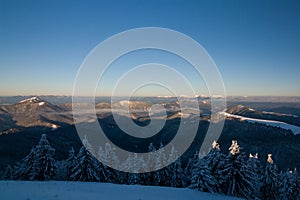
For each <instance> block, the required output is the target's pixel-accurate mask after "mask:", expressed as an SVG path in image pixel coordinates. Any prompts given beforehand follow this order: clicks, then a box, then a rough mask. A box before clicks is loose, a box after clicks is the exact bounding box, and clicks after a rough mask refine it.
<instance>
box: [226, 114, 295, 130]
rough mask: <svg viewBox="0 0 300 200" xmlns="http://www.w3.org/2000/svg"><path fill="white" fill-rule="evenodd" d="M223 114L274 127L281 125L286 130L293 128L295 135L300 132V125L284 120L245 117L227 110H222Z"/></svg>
mask: <svg viewBox="0 0 300 200" xmlns="http://www.w3.org/2000/svg"><path fill="white" fill-rule="evenodd" d="M222 114H223V115H225V116H226V117H232V118H236V119H239V120H241V121H247V122H250V123H259V124H264V125H267V126H274V127H279V128H282V129H286V130H291V131H292V132H293V133H294V134H295V135H297V134H300V127H299V126H294V125H291V124H287V123H284V122H280V121H275V120H265V119H256V118H250V117H243V116H240V115H233V114H229V113H226V112H222Z"/></svg>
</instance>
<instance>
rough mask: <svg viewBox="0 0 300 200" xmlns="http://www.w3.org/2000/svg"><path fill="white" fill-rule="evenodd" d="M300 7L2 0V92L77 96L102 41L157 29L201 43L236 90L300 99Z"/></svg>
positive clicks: (160, 0) (232, 91) (269, 3)
mask: <svg viewBox="0 0 300 200" xmlns="http://www.w3.org/2000/svg"><path fill="white" fill-rule="evenodd" d="M299 11H300V1H260V0H257V1H255V0H254V1H252V0H251V1H250V0H249V1H223V0H222V1H200V0H195V1H184V0H182V1H176V0H173V1H166V0H156V1H155V0H153V1H148V0H147V1H146V0H137V1H121V0H120V1H91V0H87V1H79V0H75V1H71V0H70V1H64V0H52V1H50V0H39V1H37V0H36V1H32V0H26V1H21V0H20V1H15V0H5V1H3V0H0V72H1V73H0V95H31V94H45V95H47V94H59V95H70V94H71V92H72V85H73V82H74V78H75V75H76V72H77V70H78V68H79V66H80V64H81V63H82V61H83V60H84V58H85V57H86V56H87V55H88V53H89V52H90V51H91V50H92V49H93V48H94V47H95V46H96V45H97V44H99V43H100V42H101V41H103V40H105V39H106V38H108V37H109V36H111V35H113V34H116V33H119V32H122V31H125V30H128V29H132V28H138V27H146V26H152V27H153V26H155V27H156V26H157V27H165V28H170V29H174V30H177V31H180V32H182V33H184V34H186V35H188V36H190V37H192V38H193V39H195V40H196V41H197V42H199V43H200V44H201V45H202V46H203V47H204V48H205V49H206V50H207V52H208V53H209V54H210V55H211V57H212V58H213V60H214V61H215V63H216V64H217V66H218V68H219V70H220V72H221V74H222V76H223V79H224V83H225V86H226V91H227V94H228V95H276V96H280V95H284V96H300V87H299V86H300V12H299ZM181 70H183V71H184V70H185V69H181ZM115 72H116V74H117V71H115ZM106 78H107V79H109V76H108V77H106ZM193 81H195V80H193V78H192V77H191V82H193ZM196 87H197V85H196ZM199 87H200V86H199ZM201 87H202V86H201ZM152 92H153V91H152ZM199 92H202V90H201V89H199ZM203 92H205V91H203ZM154 93H155V91H154V92H153V93H151V92H150V93H149V95H151V94H154ZM102 94H103V95H105V92H104V93H102Z"/></svg>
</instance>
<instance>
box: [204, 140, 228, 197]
mask: <svg viewBox="0 0 300 200" xmlns="http://www.w3.org/2000/svg"><path fill="white" fill-rule="evenodd" d="M203 159H204V160H205V163H206V164H207V167H208V169H209V170H210V171H211V174H212V176H213V177H214V178H215V179H216V182H217V183H218V186H216V188H215V189H216V191H215V192H222V190H221V188H220V186H219V183H220V182H221V180H222V178H223V177H219V170H223V166H224V165H225V163H224V162H225V161H226V156H225V155H224V154H223V153H221V149H220V146H219V144H218V143H217V142H216V141H213V143H212V149H211V150H210V152H209V153H208V154H207V155H206V156H205V157H204V158H203Z"/></svg>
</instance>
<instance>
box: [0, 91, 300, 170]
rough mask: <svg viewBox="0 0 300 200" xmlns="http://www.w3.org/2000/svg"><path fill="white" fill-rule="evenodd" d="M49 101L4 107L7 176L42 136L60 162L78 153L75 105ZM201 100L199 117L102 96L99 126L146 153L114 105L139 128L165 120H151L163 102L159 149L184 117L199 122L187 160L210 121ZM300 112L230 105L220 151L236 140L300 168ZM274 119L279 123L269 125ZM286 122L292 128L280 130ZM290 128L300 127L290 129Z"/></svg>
mask: <svg viewBox="0 0 300 200" xmlns="http://www.w3.org/2000/svg"><path fill="white" fill-rule="evenodd" d="M6 98H8V97H6ZM51 98H52V99H60V98H63V99H69V97H53V96H50V97H48V99H51ZM45 99H47V98H45ZM45 99H44V98H43V97H29V98H27V99H19V100H20V101H18V102H16V103H12V104H5V105H0V158H1V159H0V171H2V172H3V170H4V168H5V167H6V166H7V164H12V163H14V162H17V161H19V160H20V159H21V158H22V157H24V156H25V155H26V154H27V153H28V152H29V151H30V149H31V147H32V146H33V144H35V143H36V142H37V141H38V139H39V138H40V135H41V134H42V133H46V134H47V137H48V138H49V141H50V142H51V143H52V144H53V146H54V147H55V149H56V154H55V155H56V158H57V159H58V160H59V159H65V158H66V156H67V151H68V149H69V148H71V147H74V148H75V150H78V149H79V148H80V146H81V145H82V144H81V141H80V139H79V137H78V135H77V131H76V128H75V125H74V120H73V113H72V103H71V102H67V101H52V102H51V103H50V102H49V101H46V100H45ZM197 99H198V103H199V108H200V115H199V113H198V114H197V112H195V111H193V109H190V108H189V107H188V106H187V107H184V108H180V105H179V103H178V101H177V99H176V98H162V97H145V98H136V99H133V100H130V101H128V100H124V99H122V98H120V99H119V100H117V101H115V102H113V103H111V102H110V101H109V99H108V98H101V99H96V104H95V110H96V113H97V118H98V121H99V124H100V125H101V128H102V129H103V131H104V132H105V133H106V134H107V136H108V137H109V139H110V140H112V141H113V142H114V143H115V144H116V145H118V146H121V147H122V148H124V149H127V150H130V151H134V152H146V151H147V150H148V149H147V148H148V145H149V141H146V140H136V139H135V138H133V137H128V134H126V133H124V132H123V131H122V130H121V129H120V128H118V125H117V124H116V122H115V120H114V116H113V115H112V113H111V108H112V107H113V108H114V109H115V111H116V113H117V116H119V117H120V118H121V119H122V118H128V117H129V116H128V115H126V114H124V110H125V108H129V109H130V111H131V113H130V117H131V119H132V120H133V121H134V122H135V123H136V124H138V125H141V126H144V125H147V124H148V123H149V122H150V120H151V119H152V120H161V119H162V115H161V114H160V110H157V111H155V114H154V115H153V116H151V119H150V116H149V110H150V109H151V106H152V105H154V104H159V105H161V106H162V107H164V108H165V110H166V114H167V119H166V123H165V125H164V127H163V129H162V130H161V131H160V132H159V133H158V134H157V135H155V137H152V138H151V142H152V143H154V144H156V145H158V146H159V145H160V143H161V142H162V143H164V144H167V143H169V142H170V141H171V140H172V138H173V137H174V134H176V132H177V130H178V127H179V124H180V121H181V120H182V119H183V118H186V119H188V120H189V121H188V123H195V122H199V130H198V133H197V136H196V138H195V140H194V142H193V144H192V145H191V147H190V149H189V150H188V151H187V152H186V153H185V154H184V157H186V158H187V157H188V156H189V155H190V154H191V153H192V152H195V150H197V149H198V150H199V147H200V145H201V143H202V141H203V138H204V135H205V131H206V129H207V128H208V125H209V123H210V118H211V116H210V114H211V113H210V108H211V104H210V99H209V98H207V97H198V98H197ZM184 101H186V102H185V105H189V104H190V105H192V104H195V103H196V102H195V101H194V100H189V98H185V99H184ZM53 102H59V103H53ZM61 102H62V103H61ZM264 105H265V106H264ZM79 106H81V107H82V108H83V109H84V108H85V107H87V108H88V107H90V105H88V104H87V103H81V104H80V105H79ZM299 108H300V106H299V104H298V103H295V102H292V103H291V102H286V103H283V102H278V103H276V102H272V103H269V104H267V103H265V102H246V101H245V102H243V103H241V102H240V101H239V102H234V101H229V102H228V107H227V109H226V110H224V111H223V112H222V113H223V114H225V116H226V120H225V125H224V128H223V132H222V134H221V137H220V138H219V143H220V144H221V149H223V150H224V151H226V150H227V149H228V147H229V146H228V145H229V144H230V141H231V140H232V139H237V140H238V141H239V142H240V144H241V146H242V147H243V148H244V150H245V151H246V152H247V153H256V152H258V153H259V154H260V155H261V157H260V159H262V160H263V159H265V157H266V155H267V154H268V153H272V154H273V157H274V160H276V159H277V162H278V166H279V167H280V168H282V169H285V168H294V167H298V168H299V167H300V165H299V162H298V161H299V159H300V145H299V144H300V131H298V130H300V128H299V126H300V118H299V117H298V112H299ZM278 111H280V112H278ZM285 111H286V112H285ZM90 120H91V119H90V118H89V117H88V116H83V117H82V120H81V123H90V122H91V121H90ZM253 120H254V121H253ZM255 120H256V121H255ZM272 121H276V122H277V123H275V124H274V123H273V124H272V123H270V122H272ZM262 122H263V123H262ZM282 123H283V124H287V125H289V126H288V127H286V126H281V124H282ZM278 124H279V125H278ZM289 127H298V128H299V129H297V128H296V129H291V130H290V129H289ZM187 134H188V133H187Z"/></svg>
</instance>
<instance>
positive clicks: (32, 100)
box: [19, 97, 44, 105]
mask: <svg viewBox="0 0 300 200" xmlns="http://www.w3.org/2000/svg"><path fill="white" fill-rule="evenodd" d="M19 103H39V104H41V105H43V103H44V101H43V100H42V99H40V98H39V97H31V98H29V99H25V100H22V101H20V102H19Z"/></svg>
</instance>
